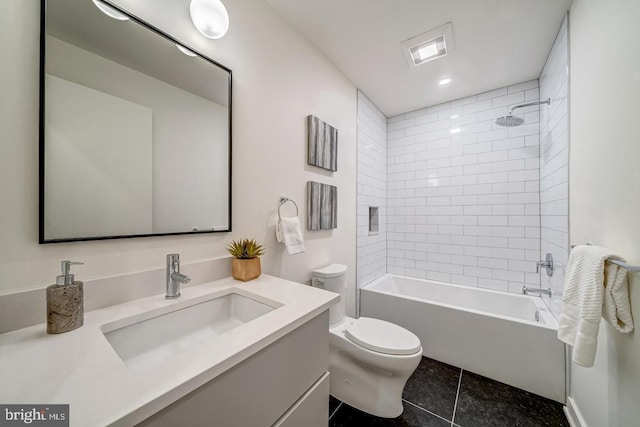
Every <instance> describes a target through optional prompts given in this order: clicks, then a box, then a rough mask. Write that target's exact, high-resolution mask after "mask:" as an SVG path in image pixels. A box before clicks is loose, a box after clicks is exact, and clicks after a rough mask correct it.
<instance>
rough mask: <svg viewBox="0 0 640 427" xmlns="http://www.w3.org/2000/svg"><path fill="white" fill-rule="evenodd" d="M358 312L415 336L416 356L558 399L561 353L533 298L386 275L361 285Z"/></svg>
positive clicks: (551, 321)
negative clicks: (419, 351) (419, 353)
mask: <svg viewBox="0 0 640 427" xmlns="http://www.w3.org/2000/svg"><path fill="white" fill-rule="evenodd" d="M360 315H361V316H367V317H374V318H378V319H383V320H387V321H389V322H393V323H395V324H397V325H400V326H402V327H404V328H406V329H409V330H410V331H412V332H413V333H414V334H416V335H417V336H418V338H420V341H421V343H422V348H423V355H424V356H427V357H430V358H432V359H436V360H439V361H441V362H445V363H448V364H450V365H454V366H458V367H460V368H463V369H465V370H468V371H471V372H475V373H478V374H480V375H483V376H486V377H489V378H493V379H495V380H497V381H500V382H503V383H507V384H509V385H512V386H514V387H518V388H521V389H524V390H527V391H530V392H532V393H535V394H538V395H541V396H544V397H547V398H549V399H553V400H555V401H557V402H561V403H564V402H565V358H564V357H565V352H564V344H563V343H561V342H560V341H559V340H558V339H557V337H556V333H557V322H556V320H555V318H554V317H553V315H552V314H551V312H549V310H548V309H547V307H546V306H545V304H544V302H543V301H542V299H541V298H539V297H532V296H526V295H517V294H508V293H505V292H497V291H491V290H486V289H480V288H471V287H467V286H460V285H452V284H449V283H441V282H435V281H431V280H422V279H413V278H408V277H402V276H396V275H391V274H387V275H384V276H382V277H381V278H379V279H377V280H375V281H374V282H371V283H369V284H368V285H366V286H364V287H363V288H362V289H361V290H360Z"/></svg>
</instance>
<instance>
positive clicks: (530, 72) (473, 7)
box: [266, 0, 572, 117]
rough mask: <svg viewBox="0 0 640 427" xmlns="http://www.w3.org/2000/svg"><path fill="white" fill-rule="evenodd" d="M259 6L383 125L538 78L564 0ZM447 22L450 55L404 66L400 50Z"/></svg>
mask: <svg viewBox="0 0 640 427" xmlns="http://www.w3.org/2000/svg"><path fill="white" fill-rule="evenodd" d="M266 1H267V2H268V3H269V4H270V5H271V6H272V7H273V8H274V9H275V10H276V12H277V13H278V14H280V15H281V16H282V17H283V18H284V19H285V20H287V21H288V22H290V23H291V24H292V25H293V26H294V27H296V28H297V29H298V31H300V32H301V33H302V34H303V35H304V36H305V37H307V38H308V39H309V40H310V41H311V42H312V43H313V44H314V45H315V46H316V47H317V48H318V49H319V50H320V51H321V52H322V53H323V54H324V55H325V56H326V57H327V58H328V59H329V60H330V61H331V62H332V63H333V64H335V65H336V66H337V67H338V69H340V70H341V71H342V72H343V73H344V74H345V75H346V76H347V77H348V78H349V79H350V80H351V81H352V82H353V83H354V84H355V85H356V86H357V87H358V88H359V89H361V90H362V91H363V92H364V93H365V94H366V95H367V96H368V97H369V98H370V99H371V101H373V103H374V104H376V105H377V106H378V107H379V108H380V109H381V110H382V112H383V113H384V114H385V115H387V116H388V117H391V116H394V115H397V114H400V113H405V112H408V111H412V110H416V109H419V108H423V107H427V106H431V105H436V104H439V103H442V102H446V101H450V100H453V99H458V98H464V97H466V96H470V95H473V94H477V93H481V92H484V91H488V90H492V89H496V88H499V87H503V86H507V85H510V84H514V83H520V82H523V81H527V80H531V79H536V78H538V76H539V75H540V72H541V71H542V67H543V66H544V63H545V60H546V58H547V55H548V53H549V51H550V50H551V46H552V44H553V41H554V39H555V36H556V33H557V31H558V29H559V28H560V24H561V23H562V19H563V17H564V14H565V12H566V11H567V10H568V9H569V6H570V5H571V1H572V0H437V1H436V0H266ZM447 22H452V23H453V38H454V41H455V52H454V53H452V54H450V55H447V56H445V57H444V58H441V59H437V60H434V61H431V62H428V63H426V64H423V65H420V66H418V67H413V66H410V65H409V62H408V61H407V59H406V57H405V55H404V53H403V50H402V45H401V42H403V41H404V40H407V39H409V38H411V37H413V36H416V35H418V34H420V33H423V32H425V31H429V30H431V29H433V28H435V27H438V26H440V25H443V24H445V23H447ZM443 77H450V78H451V79H452V82H451V83H450V84H449V85H447V86H444V87H443V86H439V85H438V81H439V80H440V79H441V78H443Z"/></svg>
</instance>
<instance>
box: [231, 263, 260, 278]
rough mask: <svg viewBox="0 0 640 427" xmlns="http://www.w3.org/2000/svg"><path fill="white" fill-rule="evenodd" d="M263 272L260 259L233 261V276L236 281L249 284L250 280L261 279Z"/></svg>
mask: <svg viewBox="0 0 640 427" xmlns="http://www.w3.org/2000/svg"><path fill="white" fill-rule="evenodd" d="M261 273H262V270H261V268H260V258H252V259H237V258H233V259H232V260H231V275H232V276H233V278H234V279H236V280H242V281H243V282H247V281H249V280H253V279H257V278H258V277H260V274H261Z"/></svg>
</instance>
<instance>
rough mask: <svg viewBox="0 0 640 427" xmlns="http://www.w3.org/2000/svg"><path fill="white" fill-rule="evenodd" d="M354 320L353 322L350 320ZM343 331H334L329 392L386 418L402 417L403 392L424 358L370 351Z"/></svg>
mask: <svg viewBox="0 0 640 427" xmlns="http://www.w3.org/2000/svg"><path fill="white" fill-rule="evenodd" d="M351 320H353V319H351ZM341 329H342V328H333V327H332V328H331V334H330V351H329V372H330V393H331V395H332V396H334V397H335V398H336V399H339V400H341V401H343V402H344V403H346V404H348V405H350V406H353V407H354V408H356V409H359V410H361V411H363V412H366V413H368V414H371V415H375V416H377V417H383V418H396V417H398V416H400V414H402V411H403V406H402V391H403V390H404V386H405V384H406V383H407V380H408V379H409V377H410V376H411V374H412V373H413V372H414V371H415V369H416V368H417V367H418V364H419V363H420V360H421V359H422V349H420V351H419V352H417V353H414V354H410V355H389V354H383V353H376V352H372V351H370V350H367V349H365V348H363V347H360V346H358V345H357V344H355V343H353V342H351V341H349V340H348V339H347V338H346V337H345V336H344V334H343V333H342V330H341Z"/></svg>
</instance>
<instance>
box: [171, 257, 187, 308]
mask: <svg viewBox="0 0 640 427" xmlns="http://www.w3.org/2000/svg"><path fill="white" fill-rule="evenodd" d="M190 281H191V278H190V277H189V276H187V275H186V274H182V273H180V254H169V255H167V294H166V295H165V298H167V299H174V298H178V297H179V296H180V284H181V283H189V282H190Z"/></svg>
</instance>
